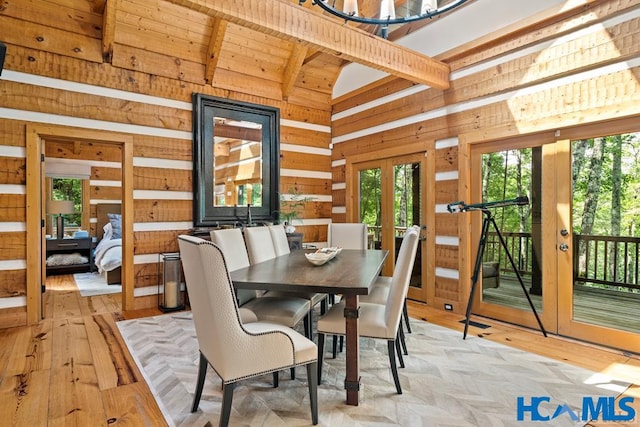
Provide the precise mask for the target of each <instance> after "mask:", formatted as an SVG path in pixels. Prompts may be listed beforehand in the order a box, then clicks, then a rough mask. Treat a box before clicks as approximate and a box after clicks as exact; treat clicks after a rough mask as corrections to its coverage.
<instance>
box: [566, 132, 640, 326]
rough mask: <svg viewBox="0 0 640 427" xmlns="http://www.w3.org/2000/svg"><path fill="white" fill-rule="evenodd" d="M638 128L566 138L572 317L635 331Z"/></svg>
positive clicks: (638, 320)
mask: <svg viewBox="0 0 640 427" xmlns="http://www.w3.org/2000/svg"><path fill="white" fill-rule="evenodd" d="M639 156H640V134H638V133H636V134H624V135H612V136H605V137H599V138H592V139H584V140H577V141H572V143H571V159H572V162H571V163H572V164H571V168H572V228H573V230H572V231H573V242H574V243H573V257H574V260H573V266H574V267H573V268H574V274H573V277H574V283H573V318H574V320H577V321H580V322H584V323H590V324H594V325H599V326H606V327H610V328H614V329H620V330H625V331H630V332H640V317H639V316H638V315H637V313H638V307H640V287H639V286H638V283H639V281H638V278H639V276H640V272H639V270H640V261H639V258H640V245H639V244H640V227H639V225H640V209H638V190H640V165H639V163H640V157H639Z"/></svg>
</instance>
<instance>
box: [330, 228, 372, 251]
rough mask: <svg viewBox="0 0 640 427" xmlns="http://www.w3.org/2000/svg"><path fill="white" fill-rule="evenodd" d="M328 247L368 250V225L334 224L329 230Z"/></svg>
mask: <svg viewBox="0 0 640 427" xmlns="http://www.w3.org/2000/svg"><path fill="white" fill-rule="evenodd" d="M327 245H328V246H330V247H333V246H337V247H340V248H343V249H367V224H363V223H359V222H346V223H341V222H332V223H331V224H329V226H328V229H327Z"/></svg>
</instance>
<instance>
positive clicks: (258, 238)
mask: <svg viewBox="0 0 640 427" xmlns="http://www.w3.org/2000/svg"><path fill="white" fill-rule="evenodd" d="M257 228H261V227H253V228H251V229H246V230H245V239H246V240H247V248H248V247H249V246H251V247H252V250H255V251H256V252H260V253H259V254H256V255H255V257H254V259H258V260H260V261H266V259H267V258H268V259H272V258H275V257H276V256H282V255H287V254H289V253H291V250H290V249H289V241H288V240H287V233H286V231H285V229H284V225H279V224H277V225H269V226H266V227H263V228H266V229H268V230H269V235H270V237H271V244H272V245H273V252H271V251H269V250H268V248H265V246H266V244H267V243H266V241H267V240H268V239H267V238H266V236H265V233H264V232H263V231H262V230H257ZM249 252H250V253H251V249H249ZM265 254H267V255H265ZM269 294H270V295H272V296H279V295H280V296H298V297H301V298H306V299H308V300H309V303H310V304H311V309H312V311H311V312H310V313H309V320H308V321H309V323H310V324H311V325H312V326H313V308H314V307H315V306H316V305H318V304H320V313H321V314H324V313H325V312H326V311H327V301H328V298H329V296H328V295H327V294H322V293H317V292H308V293H299V292H297V293H290V292H273V291H269ZM310 334H313V328H312V329H310ZM310 337H313V335H310Z"/></svg>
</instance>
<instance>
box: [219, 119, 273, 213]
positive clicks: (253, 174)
mask: <svg viewBox="0 0 640 427" xmlns="http://www.w3.org/2000/svg"><path fill="white" fill-rule="evenodd" d="M213 121H214V124H213V135H214V146H213V157H214V177H213V178H214V185H213V192H214V195H213V205H214V206H248V205H251V206H252V207H259V206H262V124H261V123H255V122H249V121H244V120H231V119H228V118H224V117H214V119H213Z"/></svg>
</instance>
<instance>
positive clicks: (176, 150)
mask: <svg viewBox="0 0 640 427" xmlns="http://www.w3.org/2000/svg"><path fill="white" fill-rule="evenodd" d="M98 3H100V2H98ZM116 3H117V4H118V7H120V9H118V10H117V11H115V13H112V12H114V11H113V10H110V9H109V8H110V7H111V6H113V5H114V4H116ZM154 3H155V6H154V7H153V8H150V7H149V2H146V1H144V2H142V1H137V0H131V1H129V0H123V1H119V2H108V3H105V5H106V6H105V8H106V9H105V10H104V11H96V10H94V7H96V4H95V2H93V1H88V0H78V1H73V2H71V1H67V0H51V1H43V0H34V1H30V2H16V3H11V4H7V5H5V6H7V7H4V8H3V9H2V11H0V40H2V41H3V42H4V43H5V44H6V45H7V55H6V58H5V63H4V70H3V71H2V76H1V77H0V92H1V94H2V96H0V241H2V245H1V247H0V327H7V326H15V325H22V324H25V321H26V320H25V319H26V316H25V313H26V311H25V310H26V309H25V305H26V302H25V301H26V300H25V293H26V288H27V287H26V273H25V272H26V270H25V269H26V261H25V259H26V229H25V219H26V194H25V191H26V190H25V188H26V187H25V183H26V170H25V169H26V166H25V164H26V161H25V159H26V157H25V156H26V152H25V132H26V131H25V129H26V126H27V125H30V124H35V125H38V124H56V125H63V126H70V127H76V128H81V129H98V130H101V131H107V132H110V131H113V132H118V133H119V134H128V135H131V137H132V138H133V140H134V153H133V156H134V159H133V162H134V171H133V176H134V183H133V188H134V194H133V198H134V218H133V223H134V260H133V262H134V264H135V288H136V289H135V291H136V292H135V295H136V296H140V298H136V306H138V305H139V304H138V303H140V305H141V306H143V305H146V304H148V303H149V304H155V298H146V299H145V298H143V297H142V296H143V295H145V294H150V293H155V290H156V288H155V285H156V283H157V278H156V263H157V259H158V253H160V252H174V251H177V250H178V246H177V241H176V236H177V235H179V234H181V233H185V232H187V231H188V230H189V229H190V228H191V227H192V226H193V224H192V111H191V99H192V94H193V93H204V94H208V95H212V96H219V97H224V98H229V99H234V100H238V101H243V102H251V103H256V104H263V105H269V106H273V107H278V108H279V109H280V114H281V123H280V126H281V128H280V134H281V144H282V145H281V153H280V155H281V175H282V178H281V187H280V190H281V193H286V192H287V191H288V190H289V188H294V189H296V191H298V192H300V193H302V194H304V195H305V196H310V197H313V198H314V201H313V202H310V203H308V204H307V206H306V207H305V209H304V212H303V213H302V218H303V221H304V225H300V226H299V231H301V232H303V233H304V234H305V241H310V242H315V241H323V240H326V224H328V223H329V222H330V220H331V153H330V150H329V148H328V147H329V142H330V108H331V104H330V99H331V84H332V82H333V81H334V80H335V76H336V75H337V72H338V70H339V66H340V64H341V61H340V60H339V59H335V58H333V57H327V58H323V57H311V58H307V60H306V61H305V64H304V66H303V68H302V70H301V72H300V75H299V76H298V78H297V79H296V81H295V84H294V85H293V86H292V87H291V88H290V89H288V92H287V93H286V97H285V96H283V90H282V86H283V76H282V73H281V72H280V74H278V73H276V72H272V71H271V70H282V69H283V66H284V65H286V61H287V58H286V55H287V54H286V52H287V49H289V48H290V46H289V44H290V43H289V42H284V41H282V40H279V39H277V38H276V37H274V36H268V35H264V34H260V33H257V32H255V31H252V30H247V29H245V28H242V27H238V26H235V25H229V28H227V29H226V33H225V42H224V44H223V49H222V53H223V55H222V58H220V60H219V61H218V68H217V69H216V70H215V73H214V74H213V75H212V78H213V85H211V84H210V82H208V81H207V76H206V75H205V71H206V70H205V66H204V65H203V63H204V60H205V59H206V58H207V54H208V53H207V52H208V51H207V49H208V48H209V46H208V45H209V40H210V39H211V38H212V34H213V31H214V30H215V23H214V21H213V20H212V19H211V18H209V17H206V16H204V17H203V16H196V15H194V13H195V12H192V11H187V10H185V9H183V8H178V7H177V6H174V5H171V3H167V2H163V1H158V2H154ZM167 7H168V8H173V9H176V8H177V9H176V10H173V11H172V13H171V15H170V16H171V17H172V19H175V20H176V21H175V23H174V24H184V26H185V28H188V31H183V32H181V33H179V32H175V31H176V30H175V28H174V27H171V26H170V25H167V23H166V22H163V23H162V24H161V27H160V26H158V27H157V28H156V29H157V30H158V31H160V33H164V32H169V33H170V34H168V37H164V38H162V41H158V42H157V43H155V44H153V43H151V44H150V43H148V41H143V40H140V39H139V38H140V37H141V33H142V32H140V31H136V21H138V22H140V21H141V20H144V21H145V22H147V23H148V22H150V21H154V20H158V21H160V20H163V19H164V18H166V16H167V10H166V9H165V8H167ZM107 9H109V10H107ZM159 10H163V14H162V16H159V15H157V12H158V11H159ZM102 12H104V17H103V15H102ZM110 19H115V21H109V20H110ZM112 22H115V24H114V27H115V28H116V29H117V31H116V32H115V38H114V39H113V40H112V41H113V44H111V45H110V46H109V48H110V49H108V51H107V52H106V53H105V54H103V51H102V48H103V46H102V42H103V37H104V38H105V40H107V41H108V40H110V39H109V36H110V34H107V33H108V32H109V31H110V30H112V29H113V28H114V27H111V26H110V24H111V23H112ZM156 24H158V23H157V22H156V23H155V24H154V23H153V22H152V25H156ZM103 25H105V26H106V27H105V30H104V31H105V33H104V34H103V28H102V27H103ZM158 25H160V24H158ZM172 31H174V33H171V32H172ZM159 40H160V39H159ZM240 51H242V52H245V53H246V55H247V56H248V57H249V58H250V59H246V58H243V57H241V56H239V55H238V54H237V53H238V52H240ZM95 143H96V141H90V142H87V143H86V144H85V143H83V145H82V147H83V148H82V149H81V151H84V150H85V149H87V150H89V148H88V147H90V146H92V145H93V146H95ZM90 151H91V155H87V156H86V157H85V156H82V158H83V159H85V160H87V161H88V160H92V161H98V163H96V165H95V166H94V167H92V176H91V180H92V182H93V183H94V184H95V185H92V187H91V198H92V200H93V202H94V205H95V204H96V203H99V202H100V201H101V200H109V201H112V200H119V199H120V193H119V185H118V180H119V179H120V178H119V177H120V176H121V174H120V172H121V171H119V170H118V167H114V166H113V165H112V164H111V163H110V162H117V161H118V160H117V153H115V152H113V151H110V149H107V150H104V151H100V152H97V151H96V150H95V149H93V150H90ZM62 155H63V156H67V155H69V153H64V154H62ZM100 162H107V163H100ZM91 214H92V216H94V214H95V212H94V209H92V212H91ZM91 232H92V233H94V232H95V230H93V229H92V230H91Z"/></svg>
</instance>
